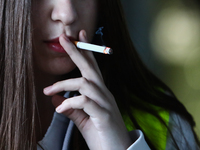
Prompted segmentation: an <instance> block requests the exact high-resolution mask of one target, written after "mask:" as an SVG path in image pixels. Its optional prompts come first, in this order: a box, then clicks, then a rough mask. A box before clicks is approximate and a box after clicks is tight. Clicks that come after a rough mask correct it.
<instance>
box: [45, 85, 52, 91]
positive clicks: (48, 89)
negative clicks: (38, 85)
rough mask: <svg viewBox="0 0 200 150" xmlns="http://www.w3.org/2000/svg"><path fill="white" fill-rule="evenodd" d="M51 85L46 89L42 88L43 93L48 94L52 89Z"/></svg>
mask: <svg viewBox="0 0 200 150" xmlns="http://www.w3.org/2000/svg"><path fill="white" fill-rule="evenodd" d="M52 87H53V86H52V85H51V86H48V87H46V88H44V92H49V91H50V90H51V89H52Z"/></svg>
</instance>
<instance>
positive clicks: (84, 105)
mask: <svg viewBox="0 0 200 150" xmlns="http://www.w3.org/2000/svg"><path fill="white" fill-rule="evenodd" d="M79 40H80V41H83V42H87V37H86V32H85V31H84V30H81V31H80V33H79ZM60 44H61V45H62V46H63V48H64V49H65V50H66V52H67V53H68V55H69V56H70V58H71V59H72V61H73V62H74V63H75V64H76V66H77V67H78V68H79V70H80V72H81V75H82V77H80V78H75V79H68V80H65V81H59V82H57V83H55V84H53V85H52V86H50V87H48V88H46V89H44V93H45V94H46V95H52V96H53V98H52V99H53V103H54V105H55V106H56V107H57V106H58V105H59V106H58V107H57V108H56V111H57V112H58V113H63V114H65V115H66V116H67V117H69V118H70V119H71V120H72V121H73V122H74V123H75V124H76V126H77V127H78V129H79V130H80V132H81V133H82V135H83V137H84V139H85V140H86V143H87V145H88V147H89V148H90V149H92V150H112V149H114V150H124V149H127V148H128V146H130V145H131V140H130V137H129V136H128V131H127V129H126V127H125V125H124V122H123V119H122V117H121V114H120V112H119V109H118V107H117V104H116V102H115V99H114V97H113V95H112V94H111V93H110V91H109V90H108V89H107V87H106V86H105V84H104V81H103V78H102V75H101V72H100V70H99V67H98V65H97V62H96V60H95V58H94V56H93V54H92V52H90V51H84V50H77V48H76V47H75V46H74V44H73V43H72V42H71V41H70V40H69V39H67V37H66V36H65V35H61V37H60ZM62 91H79V93H80V94H81V95H79V96H76V97H72V98H68V99H64V98H63V97H61V96H58V95H56V94H57V93H59V92H62Z"/></svg>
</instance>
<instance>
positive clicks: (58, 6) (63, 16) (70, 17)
mask: <svg viewBox="0 0 200 150" xmlns="http://www.w3.org/2000/svg"><path fill="white" fill-rule="evenodd" d="M77 16H78V15H77V11H76V7H75V6H74V4H73V0H56V2H55V5H54V7H53V10H52V13H51V18H52V20H53V21H60V22H62V23H63V24H64V25H69V24H72V23H73V22H74V21H75V20H76V19H77Z"/></svg>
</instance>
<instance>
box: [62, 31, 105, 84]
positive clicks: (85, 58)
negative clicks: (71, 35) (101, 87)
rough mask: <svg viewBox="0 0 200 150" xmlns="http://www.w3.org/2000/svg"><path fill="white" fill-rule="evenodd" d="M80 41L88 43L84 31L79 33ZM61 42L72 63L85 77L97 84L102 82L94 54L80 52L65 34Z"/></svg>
mask: <svg viewBox="0 0 200 150" xmlns="http://www.w3.org/2000/svg"><path fill="white" fill-rule="evenodd" d="M79 39H80V40H82V41H85V42H86V41H87V37H86V32H85V31H83V30H82V31H81V32H80V33H79ZM59 41H60V44H61V45H62V47H63V48H64V49H65V50H66V52H67V53H68V55H69V56H70V58H71V59H72V61H73V62H74V63H75V64H76V66H77V67H78V68H79V70H80V72H81V74H82V76H83V77H85V78H87V79H90V80H93V81H95V82H99V79H100V80H102V77H101V73H100V71H99V68H98V65H97V63H96V60H95V58H94V56H93V54H92V52H89V51H84V50H82V51H81V52H80V51H79V50H77V48H76V47H75V45H74V44H73V43H72V42H71V41H70V40H69V39H68V38H67V37H66V36H65V35H64V34H62V35H61V36H60V38H59ZM101 82H102V81H101Z"/></svg>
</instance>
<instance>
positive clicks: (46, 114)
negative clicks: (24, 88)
mask: <svg viewBox="0 0 200 150" xmlns="http://www.w3.org/2000/svg"><path fill="white" fill-rule="evenodd" d="M62 79H63V76H54V75H49V74H46V73H43V72H39V71H37V72H36V73H35V87H36V88H35V89H36V97H37V106H38V115H37V116H38V117H37V125H36V132H37V140H38V141H39V140H41V139H42V138H43V137H44V135H45V133H46V131H47V129H48V127H49V125H50V123H51V120H52V116H53V113H54V111H55V108H54V106H53V104H52V103H51V97H50V96H46V95H44V93H43V89H44V88H45V87H47V86H49V85H52V84H54V83H55V82H57V81H59V80H62Z"/></svg>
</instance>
